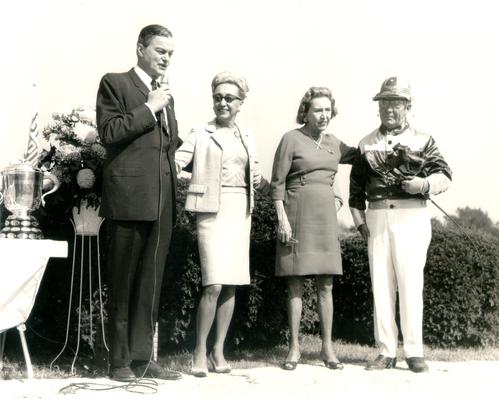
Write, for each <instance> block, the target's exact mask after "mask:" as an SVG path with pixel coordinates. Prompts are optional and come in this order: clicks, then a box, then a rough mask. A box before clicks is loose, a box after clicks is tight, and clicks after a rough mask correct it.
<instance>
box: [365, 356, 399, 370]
mask: <svg viewBox="0 0 499 400" xmlns="http://www.w3.org/2000/svg"><path fill="white" fill-rule="evenodd" d="M396 364H397V358H395V357H394V358H392V357H386V356H384V355H382V354H380V355H379V356H378V357H376V359H374V360H373V361H369V362H368V363H367V366H366V370H368V371H374V370H381V369H390V368H395V365H396Z"/></svg>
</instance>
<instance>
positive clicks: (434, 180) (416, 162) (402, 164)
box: [349, 124, 452, 227]
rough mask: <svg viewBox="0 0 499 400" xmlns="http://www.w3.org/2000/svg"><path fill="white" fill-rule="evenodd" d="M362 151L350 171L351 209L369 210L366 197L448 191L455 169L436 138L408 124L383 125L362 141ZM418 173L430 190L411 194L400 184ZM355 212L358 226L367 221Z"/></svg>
mask: <svg viewBox="0 0 499 400" xmlns="http://www.w3.org/2000/svg"><path fill="white" fill-rule="evenodd" d="M359 152H360V156H359V157H358V158H357V160H356V161H355V162H354V164H353V166H352V171H351V173H350V197H349V205H350V208H351V209H356V210H365V209H366V200H367V201H368V202H374V201H378V200H385V199H390V200H393V199H397V200H400V199H414V198H416V199H426V198H428V196H429V194H438V193H441V192H443V191H445V190H446V189H447V188H448V186H449V184H450V180H451V179H452V178H451V177H452V171H451V169H450V168H449V166H448V164H447V162H446V161H445V160H444V158H443V157H442V155H441V153H440V151H439V150H438V148H437V145H436V143H435V140H434V139H433V137H432V136H430V135H427V134H425V133H422V132H420V131H417V130H416V129H413V128H411V127H410V126H409V125H408V124H406V125H405V126H404V127H402V128H401V129H398V130H393V131H387V130H386V128H385V127H384V126H383V125H381V126H380V127H379V128H378V129H376V130H374V131H373V132H371V133H370V134H369V135H367V136H366V137H364V138H363V139H362V140H361V141H360V143H359ZM415 176H418V177H422V178H425V179H426V180H427V182H428V183H429V192H428V193H426V194H410V193H407V192H405V191H404V190H403V189H402V187H401V185H400V183H401V182H402V181H403V180H407V179H411V178H413V177H415ZM354 211H355V210H352V215H353V216H354V222H355V224H356V226H357V227H358V226H359V225H360V224H362V223H364V222H365V220H364V218H363V213H361V214H359V213H357V216H356V215H355V213H354ZM359 215H362V217H359ZM359 218H360V219H359Z"/></svg>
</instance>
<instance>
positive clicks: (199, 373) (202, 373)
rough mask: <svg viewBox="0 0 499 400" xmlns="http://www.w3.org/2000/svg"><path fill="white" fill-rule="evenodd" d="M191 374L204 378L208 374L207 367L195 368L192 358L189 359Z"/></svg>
mask: <svg viewBox="0 0 499 400" xmlns="http://www.w3.org/2000/svg"><path fill="white" fill-rule="evenodd" d="M191 375H193V376H195V377H196V378H206V377H207V376H208V368H195V367H194V360H191Z"/></svg>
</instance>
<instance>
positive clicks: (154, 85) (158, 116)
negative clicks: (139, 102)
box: [151, 79, 168, 136]
mask: <svg viewBox="0 0 499 400" xmlns="http://www.w3.org/2000/svg"><path fill="white" fill-rule="evenodd" d="M151 88H152V90H157V89H159V83H158V82H157V81H156V80H155V79H153V80H152V81H151ZM164 110H165V109H164V108H163V109H161V111H158V112H157V113H156V119H157V120H158V121H159V124H160V127H161V129H162V130H163V131H164V132H165V134H166V135H167V136H168V129H167V124H166V119H165V111H164Z"/></svg>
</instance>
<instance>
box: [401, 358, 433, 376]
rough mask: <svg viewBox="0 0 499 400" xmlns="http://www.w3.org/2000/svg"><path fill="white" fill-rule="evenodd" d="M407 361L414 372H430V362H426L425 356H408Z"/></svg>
mask: <svg viewBox="0 0 499 400" xmlns="http://www.w3.org/2000/svg"><path fill="white" fill-rule="evenodd" d="M405 361H406V363H407V365H408V366H409V369H410V370H411V371H412V372H416V373H418V372H428V370H429V368H428V364H426V362H425V360H424V358H423V357H409V358H406V360H405Z"/></svg>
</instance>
